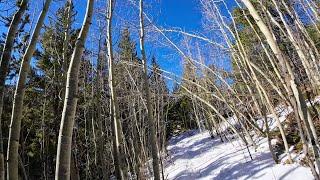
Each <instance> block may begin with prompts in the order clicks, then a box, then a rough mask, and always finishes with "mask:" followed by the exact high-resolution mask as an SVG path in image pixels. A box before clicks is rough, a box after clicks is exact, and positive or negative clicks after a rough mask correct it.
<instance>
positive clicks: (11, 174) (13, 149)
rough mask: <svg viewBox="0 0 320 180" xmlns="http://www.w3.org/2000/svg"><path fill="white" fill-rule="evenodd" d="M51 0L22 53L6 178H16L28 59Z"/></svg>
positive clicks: (12, 115) (47, 3) (10, 127)
mask: <svg viewBox="0 0 320 180" xmlns="http://www.w3.org/2000/svg"><path fill="white" fill-rule="evenodd" d="M50 3H51V0H46V1H45V3H44V5H43V8H42V11H41V12H40V16H39V18H38V20H37V22H36V26H35V29H34V31H33V34H32V36H31V40H30V42H29V45H28V47H27V49H26V51H25V54H24V55H23V58H22V61H21V66H20V71H19V76H18V83H17V85H16V90H15V93H14V100H13V108H12V114H11V122H10V126H9V139H8V151H7V179H12V180H16V179H18V177H19V176H18V166H19V160H18V156H19V139H20V130H21V118H22V110H23V99H24V94H25V90H26V81H27V76H28V72H29V68H30V61H31V58H32V56H33V53H34V52H35V49H36V44H37V41H38V37H39V34H40V31H41V28H42V25H43V22H44V20H45V17H46V14H47V12H48V9H49V6H50Z"/></svg>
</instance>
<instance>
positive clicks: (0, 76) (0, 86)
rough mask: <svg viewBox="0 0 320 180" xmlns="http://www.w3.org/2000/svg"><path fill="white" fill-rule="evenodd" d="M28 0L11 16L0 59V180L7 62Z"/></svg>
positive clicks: (2, 172)
mask: <svg viewBox="0 0 320 180" xmlns="http://www.w3.org/2000/svg"><path fill="white" fill-rule="evenodd" d="M28 2H29V0H23V1H21V2H20V4H19V9H18V10H17V12H16V13H15V14H14V15H13V18H12V20H11V22H10V26H9V29H8V33H7V37H6V40H5V43H4V48H3V52H2V55H1V59H0V180H4V178H5V169H4V155H3V140H2V118H1V116H2V110H3V96H4V90H5V79H6V76H7V74H8V71H9V62H10V59H11V53H12V49H13V44H14V39H15V37H16V33H17V31H18V25H19V23H20V21H21V19H22V16H23V14H24V12H25V11H26V9H27V6H28Z"/></svg>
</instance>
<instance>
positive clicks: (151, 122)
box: [139, 0, 160, 180]
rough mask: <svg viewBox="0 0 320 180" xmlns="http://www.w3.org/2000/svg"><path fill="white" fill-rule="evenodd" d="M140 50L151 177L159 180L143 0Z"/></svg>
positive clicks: (141, 3)
mask: <svg viewBox="0 0 320 180" xmlns="http://www.w3.org/2000/svg"><path fill="white" fill-rule="evenodd" d="M139 4H140V12H139V16H140V50H141V55H142V64H143V70H144V73H143V80H144V90H145V94H146V103H147V111H148V112H147V113H148V116H147V118H148V125H149V129H150V141H151V153H152V159H153V162H152V164H153V175H154V179H155V180H160V166H159V155H158V145H157V136H156V130H155V124H154V119H153V109H152V104H151V97H150V89H149V81H148V69H147V57H146V52H145V48H144V37H145V33H144V20H143V0H140V3H139Z"/></svg>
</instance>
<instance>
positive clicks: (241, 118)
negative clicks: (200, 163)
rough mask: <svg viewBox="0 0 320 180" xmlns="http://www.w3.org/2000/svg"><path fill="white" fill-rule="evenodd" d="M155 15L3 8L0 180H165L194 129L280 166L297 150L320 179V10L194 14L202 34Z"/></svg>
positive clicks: (98, 1)
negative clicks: (171, 142) (177, 64)
mask: <svg viewBox="0 0 320 180" xmlns="http://www.w3.org/2000/svg"><path fill="white" fill-rule="evenodd" d="M231 1H232V2H231ZM79 3H80V4H85V3H87V7H86V13H85V14H84V13H83V12H82V13H80V15H82V16H84V17H81V18H83V19H81V20H80V22H81V21H82V20H83V25H82V26H79V24H77V22H79V19H77V18H80V17H79V14H78V13H79V12H77V10H76V8H75V7H76V6H78V5H79ZM157 3H159V2H158V1H154V2H153V1H152V2H151V1H145V4H146V5H145V7H144V6H143V0H140V1H136V0H108V1H107V2H106V1H105V0H87V1H81V2H80V1H77V2H76V3H75V2H73V1H72V0H65V1H62V0H61V1H55V0H53V1H51V0H43V1H33V0H30V1H29V0H17V1H8V0H7V1H5V0H2V1H0V7H1V8H0V9H1V10H0V15H1V31H3V32H4V33H3V34H2V35H1V37H0V42H1V44H0V55H1V61H0V120H1V121H0V122H1V128H0V129H1V136H0V142H1V144H0V170H1V171H0V172H1V173H0V179H5V178H7V179H54V178H56V179H70V178H71V179H110V178H111V179H112V178H113V179H148V178H150V177H152V176H154V178H155V179H160V178H164V172H163V171H164V170H163V164H164V162H165V161H166V160H167V159H168V157H167V152H166V144H167V140H168V139H169V138H170V137H172V136H174V135H177V134H179V133H181V132H184V131H186V130H188V129H196V128H198V129H200V130H208V131H210V133H211V134H212V137H218V138H220V139H221V141H226V140H228V139H230V138H239V139H241V140H242V142H243V145H244V146H253V147H255V146H256V139H257V138H258V137H267V138H268V139H269V141H270V140H271V139H274V138H276V139H278V140H279V141H278V142H279V144H278V145H277V146H276V147H274V146H272V145H271V143H270V144H269V148H270V151H271V152H272V154H273V158H274V160H275V162H276V163H277V162H278V155H279V154H282V153H286V155H287V157H288V161H287V163H292V161H293V160H292V159H291V158H290V153H289V146H291V145H293V146H295V151H298V152H299V151H303V153H304V154H305V158H304V161H303V162H301V163H303V164H304V165H306V166H308V167H310V168H311V170H312V172H313V175H314V176H315V178H316V179H319V174H318V172H317V170H318V169H319V168H320V156H319V148H320V146H319V136H318V135H319V134H320V119H319V111H320V105H319V104H317V103H314V98H315V97H317V96H318V95H319V92H320V89H319V88H320V71H319V68H320V61H319V60H320V53H319V51H320V18H319V17H320V2H319V1H318V0H270V1H267V0H265V1H264V0H234V1H233V0H230V1H228V0H224V1H223V0H222V1H206V0H199V11H201V13H202V16H203V22H202V25H203V28H204V29H205V30H207V33H206V34H200V33H195V32H186V31H184V30H183V29H180V28H175V27H161V26H158V25H157V24H156V23H155V22H154V21H153V20H152V14H148V13H146V12H156V11H154V10H153V11H149V10H150V9H151V7H152V6H153V5H155V7H156V4H157ZM186 3H187V2H186ZM230 4H231V5H230ZM35 5H36V6H35ZM50 6H53V7H57V8H50ZM128 7H130V10H128V11H130V12H129V13H127V14H126V13H125V12H124V11H125V10H126V8H128ZM48 9H49V13H48ZM123 9H124V10H123ZM39 10H40V11H39ZM83 11H84V10H83ZM121 13H123V17H122V15H121ZM114 18H115V19H119V18H120V19H122V21H120V20H116V21H113V19H114ZM190 23H192V22H190ZM145 41H146V42H145ZM86 42H87V43H86ZM88 42H89V43H88ZM87 44H90V46H87ZM145 44H146V45H145ZM157 46H159V47H157ZM160 47H161V48H163V47H165V48H167V49H170V51H172V52H175V53H176V54H175V56H178V57H179V58H180V59H181V61H182V66H183V73H182V74H181V75H180V74H175V72H170V71H167V70H164V69H163V68H162V67H161V66H160V65H159V61H158V57H157V56H156V55H155V54H152V53H151V52H154V51H155V50H156V49H157V48H160ZM163 52H165V51H163ZM169 59H170V56H168V60H169ZM161 61H163V59H161ZM168 63H170V61H168ZM281 106H291V107H292V109H293V112H292V113H291V114H290V115H289V117H288V118H287V120H286V121H284V122H282V123H281V122H280V120H279V118H277V117H278V116H279V114H278V111H277V108H278V107H281ZM268 114H272V115H273V116H274V117H275V119H276V122H277V126H278V128H277V129H276V130H274V131H271V132H269V130H268V123H267V122H268V120H269V119H268V118H267V115H268ZM230 118H231V119H232V118H233V119H234V121H235V123H231V122H230ZM259 119H260V120H262V121H263V122H261V123H259V122H258V120H259ZM225 125H227V127H228V128H224V126H225ZM213 148H214V147H213ZM314 162H315V164H316V166H315V165H314Z"/></svg>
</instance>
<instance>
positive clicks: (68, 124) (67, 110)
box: [55, 0, 94, 180]
mask: <svg viewBox="0 0 320 180" xmlns="http://www.w3.org/2000/svg"><path fill="white" fill-rule="evenodd" d="M93 5H94V0H88V2H87V9H86V14H85V18H84V21H83V25H82V27H81V31H80V33H79V36H78V39H77V41H76V44H75V47H74V50H73V54H72V57H71V61H70V65H69V70H68V73H67V82H66V92H65V99H64V106H63V112H62V118H61V124H60V130H59V137H58V147H57V160H56V172H55V179H56V180H58V179H59V180H68V179H70V163H71V145H72V131H73V125H74V119H75V113H76V108H77V101H78V78H79V77H78V76H79V69H80V64H81V57H82V54H83V51H84V44H85V41H86V38H87V35H88V32H89V27H90V25H91V19H92V14H93Z"/></svg>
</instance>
